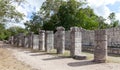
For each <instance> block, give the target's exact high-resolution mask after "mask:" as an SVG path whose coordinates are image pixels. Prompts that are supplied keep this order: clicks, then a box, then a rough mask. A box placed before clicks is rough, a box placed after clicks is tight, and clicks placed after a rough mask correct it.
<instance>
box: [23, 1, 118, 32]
mask: <svg viewBox="0 0 120 70" xmlns="http://www.w3.org/2000/svg"><path fill="white" fill-rule="evenodd" d="M37 16H39V19H40V20H39V21H38V18H35V17H37ZM108 18H109V20H110V21H111V23H110V25H109V24H107V23H106V19H104V18H103V17H102V16H97V15H96V14H95V13H94V11H93V9H91V8H90V7H89V6H87V3H86V0H79V1H77V0H46V1H45V2H44V3H43V4H42V7H41V8H40V11H38V13H37V14H35V15H34V16H33V18H32V20H30V21H28V22H26V23H25V24H26V28H27V29H28V30H29V31H32V32H35V33H37V32H38V29H39V28H41V29H44V30H56V27H58V26H63V27H65V29H66V30H69V29H70V27H73V26H77V27H82V28H84V29H88V30H95V29H106V28H110V27H116V26H118V24H119V21H118V20H116V19H115V14H114V13H111V14H110V15H109V16H108ZM36 21H37V22H36Z"/></svg>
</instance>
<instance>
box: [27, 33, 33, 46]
mask: <svg viewBox="0 0 120 70" xmlns="http://www.w3.org/2000/svg"><path fill="white" fill-rule="evenodd" d="M33 38H34V33H33V32H30V33H29V35H28V47H29V48H33Z"/></svg>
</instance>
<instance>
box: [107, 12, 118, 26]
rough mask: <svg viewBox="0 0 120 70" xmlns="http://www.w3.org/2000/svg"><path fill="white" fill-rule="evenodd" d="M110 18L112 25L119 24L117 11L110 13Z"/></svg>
mask: <svg viewBox="0 0 120 70" xmlns="http://www.w3.org/2000/svg"><path fill="white" fill-rule="evenodd" d="M108 19H109V20H110V27H117V26H118V25H119V21H118V20H116V18H115V13H113V12H112V13H110V15H109V16H108Z"/></svg>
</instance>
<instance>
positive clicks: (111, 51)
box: [82, 46, 120, 55]
mask: <svg viewBox="0 0 120 70" xmlns="http://www.w3.org/2000/svg"><path fill="white" fill-rule="evenodd" d="M107 50H108V53H109V54H117V55H120V48H108V49H107ZM82 51H87V52H94V47H91V46H87V47H86V46H85V47H82Z"/></svg>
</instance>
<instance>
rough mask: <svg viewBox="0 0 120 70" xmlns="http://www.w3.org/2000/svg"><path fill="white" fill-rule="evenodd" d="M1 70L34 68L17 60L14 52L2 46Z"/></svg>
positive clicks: (0, 54)
mask: <svg viewBox="0 0 120 70" xmlns="http://www.w3.org/2000/svg"><path fill="white" fill-rule="evenodd" d="M0 70H32V68H31V67H30V66H28V65H25V64H24V63H23V62H21V61H18V60H17V59H15V58H14V57H13V55H12V52H11V51H9V50H7V49H6V48H3V47H2V44H0Z"/></svg>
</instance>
